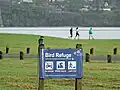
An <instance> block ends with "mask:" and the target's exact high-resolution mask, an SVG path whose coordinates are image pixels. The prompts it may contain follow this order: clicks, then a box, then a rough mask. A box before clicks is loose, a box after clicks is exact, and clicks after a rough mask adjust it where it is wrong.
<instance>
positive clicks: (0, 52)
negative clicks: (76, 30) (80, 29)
mask: <svg viewBox="0 0 120 90" xmlns="http://www.w3.org/2000/svg"><path fill="white" fill-rule="evenodd" d="M42 42H43V41H40V40H39V43H42ZM78 46H79V47H78ZM76 48H82V44H79V45H78V44H77V45H76ZM8 53H9V48H8V47H6V54H8ZM26 53H27V54H29V53H30V48H29V47H28V48H27V49H26ZM93 54H94V48H91V49H90V54H89V53H86V54H85V62H90V55H93ZM113 54H114V55H116V54H117V48H114V49H113ZM2 58H3V53H2V51H0V59H2ZM111 58H112V56H111V55H107V61H108V63H111V62H112V60H111ZM23 59H24V53H23V52H22V51H20V60H23Z"/></svg>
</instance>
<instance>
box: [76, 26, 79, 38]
mask: <svg viewBox="0 0 120 90" xmlns="http://www.w3.org/2000/svg"><path fill="white" fill-rule="evenodd" d="M79 36H80V34H79V29H78V27H76V35H75V39H76V37H78V39H79Z"/></svg>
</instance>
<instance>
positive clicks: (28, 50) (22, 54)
mask: <svg viewBox="0 0 120 90" xmlns="http://www.w3.org/2000/svg"><path fill="white" fill-rule="evenodd" d="M8 53H9V48H8V47H6V54H8ZM26 53H27V54H30V48H29V47H28V48H27V49H26ZM0 59H3V52H2V51H0ZM23 59H24V53H23V52H22V51H20V60H23Z"/></svg>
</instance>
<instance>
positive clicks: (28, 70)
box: [0, 34, 120, 90]
mask: <svg viewBox="0 0 120 90" xmlns="http://www.w3.org/2000/svg"><path fill="white" fill-rule="evenodd" d="M38 38H39V36H33V35H11V34H0V50H2V51H3V52H4V53H5V47H6V45H7V44H8V45H9V47H10V53H19V51H20V50H23V51H24V52H25V48H27V47H30V48H31V54H32V55H37V41H38ZM119 41H120V40H91V41H90V40H68V39H60V38H52V37H45V46H46V47H51V48H69V47H73V48H74V47H75V45H76V44H77V43H81V44H83V48H84V52H88V51H89V48H91V47H94V48H95V49H96V55H106V54H108V53H110V54H112V49H113V47H117V48H118V51H119V49H120V46H119V43H120V42H119ZM119 52H120V51H119ZM37 62H38V59H24V62H22V61H20V60H19V59H10V58H4V59H2V60H0V90H37V87H38V64H37ZM83 66H84V77H83V82H82V83H83V90H120V78H119V76H120V62H113V63H111V64H108V63H106V62H105V61H98V60H96V61H91V62H90V63H86V62H84V65H83ZM45 90H74V79H47V80H45Z"/></svg>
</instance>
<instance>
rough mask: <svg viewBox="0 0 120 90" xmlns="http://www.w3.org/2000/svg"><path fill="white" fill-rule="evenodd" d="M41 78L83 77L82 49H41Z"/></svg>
mask: <svg viewBox="0 0 120 90" xmlns="http://www.w3.org/2000/svg"><path fill="white" fill-rule="evenodd" d="M39 59H40V60H39V70H40V71H39V78H82V76H83V51H82V49H40V58H39Z"/></svg>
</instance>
